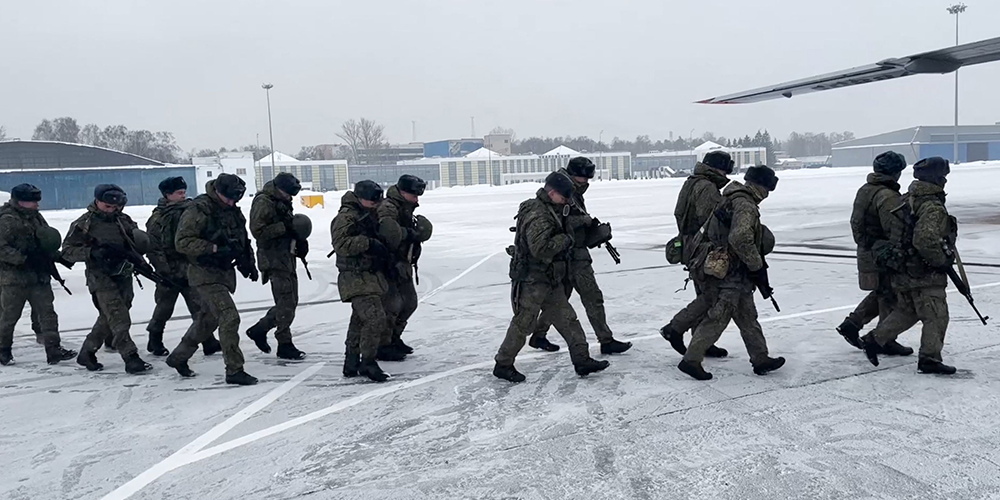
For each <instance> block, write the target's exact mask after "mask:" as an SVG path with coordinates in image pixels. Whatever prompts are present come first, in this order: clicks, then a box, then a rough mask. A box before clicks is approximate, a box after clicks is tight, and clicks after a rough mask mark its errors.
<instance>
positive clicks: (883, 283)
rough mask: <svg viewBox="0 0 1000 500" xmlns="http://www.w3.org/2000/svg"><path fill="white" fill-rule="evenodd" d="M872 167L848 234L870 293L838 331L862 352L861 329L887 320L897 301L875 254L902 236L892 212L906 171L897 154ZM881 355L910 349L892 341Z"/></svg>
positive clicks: (860, 280)
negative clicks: (895, 235)
mask: <svg viewBox="0 0 1000 500" xmlns="http://www.w3.org/2000/svg"><path fill="white" fill-rule="evenodd" d="M872 166H873V168H874V170H875V171H874V172H872V173H870V174H868V181H867V182H866V183H865V185H864V186H861V188H860V189H858V194H857V196H856V197H855V198H854V211H853V212H852V213H851V232H852V233H853V234H854V242H855V243H857V245H858V284H859V285H860V287H861V289H862V290H865V291H868V292H869V293H868V296H866V297H865V298H864V299H863V300H862V301H861V303H860V304H858V307H857V308H855V309H854V311H852V312H851V314H850V315H848V316H847V318H846V319H844V322H843V323H841V324H840V326H838V327H837V332H838V333H840V335H841V336H843V337H844V340H846V341H847V343H849V344H851V345H852V346H854V347H857V348H858V349H861V348H862V345H861V340H860V338H859V332H860V331H861V329H862V328H864V326H865V325H866V324H868V323H869V322H870V321H872V320H874V319H875V318H878V319H879V320H884V319H885V318H886V317H888V316H889V313H890V312H892V305H893V303H895V301H896V295H895V293H894V292H893V290H892V282H891V278H890V274H889V270H888V269H886V268H884V267H880V266H879V265H878V263H877V262H876V260H877V259H876V257H875V254H876V252H878V251H879V250H883V249H886V248H889V247H891V241H890V240H889V238H890V236H891V235H892V234H893V232H901V231H902V229H901V226H900V225H901V224H903V222H902V220H900V218H899V217H896V215H895V214H893V213H892V210H894V209H895V208H897V207H899V206H900V204H901V203H902V201H901V195H900V194H899V178H900V176H901V175H902V173H903V170H904V169H906V159H904V158H903V155H900V154H899V153H896V152H894V151H886V152H885V153H882V154H880V155H878V156H877V157H875V162H874V163H873V164H872ZM881 354H887V355H896V356H909V355H911V354H913V349H912V348H909V347H906V346H903V345H900V344H899V343H898V342H896V341H895V340H892V341H889V342H887V343H886V344H885V346H884V347H883V348H882V350H881Z"/></svg>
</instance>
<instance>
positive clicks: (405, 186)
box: [396, 174, 427, 196]
mask: <svg viewBox="0 0 1000 500" xmlns="http://www.w3.org/2000/svg"><path fill="white" fill-rule="evenodd" d="M396 187H398V188H399V190H400V191H405V192H407V193H410V194H414V195H417V196H423V195H424V189H427V183H426V182H424V180H423V179H421V178H420V177H417V176H415V175H410V174H404V175H403V176H402V177H400V178H399V180H398V181H396Z"/></svg>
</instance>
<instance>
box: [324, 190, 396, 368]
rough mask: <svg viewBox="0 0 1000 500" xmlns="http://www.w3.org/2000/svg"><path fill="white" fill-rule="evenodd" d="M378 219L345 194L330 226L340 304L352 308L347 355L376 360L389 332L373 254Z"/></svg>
mask: <svg viewBox="0 0 1000 500" xmlns="http://www.w3.org/2000/svg"><path fill="white" fill-rule="evenodd" d="M377 218H378V216H377V214H376V213H375V210H374V209H372V210H369V209H367V208H364V207H363V206H362V205H361V200H360V198H358V196H357V195H355V194H354V192H352V191H348V192H347V193H345V194H344V196H343V197H342V198H341V201H340V211H339V212H338V213H337V216H336V217H334V219H333V222H332V223H331V225H330V233H331V236H332V238H333V249H334V251H335V252H336V253H337V270H338V271H340V275H339V276H338V278H337V290H338V291H339V292H340V300H341V301H343V302H350V304H351V310H352V314H351V322H350V325H349V326H348V328H347V342H346V344H347V352H348V355H349V356H350V355H357V354H360V355H361V357H362V358H364V359H371V360H374V359H375V354H376V351H377V350H378V347H379V343H380V342H381V340H382V338H383V335H384V332H386V331H387V330H388V323H387V322H386V314H385V309H384V308H383V306H382V296H383V295H384V294H385V293H386V292H387V291H388V289H389V285H388V283H387V282H386V279H385V275H384V274H383V272H382V269H383V268H384V267H385V264H384V263H383V262H378V260H377V259H376V258H374V257H373V256H372V255H371V253H370V251H369V250H370V245H371V242H372V240H373V239H376V238H378V235H379V234H378V220H377Z"/></svg>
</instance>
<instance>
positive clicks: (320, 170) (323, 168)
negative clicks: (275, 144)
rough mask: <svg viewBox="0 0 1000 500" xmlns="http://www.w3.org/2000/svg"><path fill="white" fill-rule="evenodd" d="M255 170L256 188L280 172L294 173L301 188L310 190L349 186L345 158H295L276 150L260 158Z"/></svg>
mask: <svg viewBox="0 0 1000 500" xmlns="http://www.w3.org/2000/svg"><path fill="white" fill-rule="evenodd" d="M272 157H273V158H272ZM272 161H273V165H272ZM255 170H256V176H255V177H256V179H255V182H256V184H257V189H258V190H260V189H263V188H264V184H265V183H267V182H268V181H270V180H271V179H274V176H276V175H278V173H280V172H288V173H290V174H292V175H294V176H295V177H296V178H297V179H298V180H299V182H301V183H302V188H303V189H308V190H311V191H317V192H321V193H322V192H326V191H337V190H340V191H344V190H347V189H350V188H351V184H349V181H348V173H347V172H348V169H347V160H296V159H295V158H294V157H292V156H288V155H286V154H284V153H282V152H280V151H278V152H275V153H273V154H271V155H268V156H265V157H263V158H261V159H260V161H258V162H257V165H256V167H255Z"/></svg>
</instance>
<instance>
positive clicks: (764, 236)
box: [760, 224, 774, 255]
mask: <svg viewBox="0 0 1000 500" xmlns="http://www.w3.org/2000/svg"><path fill="white" fill-rule="evenodd" d="M760 233H761V234H760V253H761V255H767V254H769V253H771V252H773V251H774V233H772V232H771V230H770V229H768V227H767V226H765V225H763V224H761V225H760Z"/></svg>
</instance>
